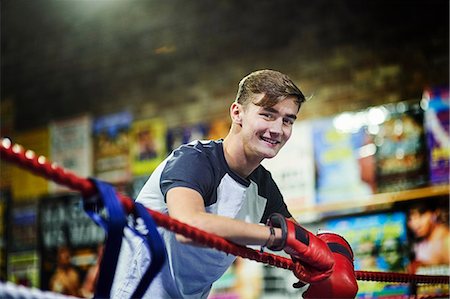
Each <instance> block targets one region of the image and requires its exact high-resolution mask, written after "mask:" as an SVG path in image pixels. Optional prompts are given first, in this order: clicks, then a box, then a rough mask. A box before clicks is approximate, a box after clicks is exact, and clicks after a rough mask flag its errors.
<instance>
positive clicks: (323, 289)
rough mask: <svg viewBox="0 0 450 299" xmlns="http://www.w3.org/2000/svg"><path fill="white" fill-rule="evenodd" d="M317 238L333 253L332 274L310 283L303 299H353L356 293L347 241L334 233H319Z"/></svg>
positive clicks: (356, 288) (351, 259)
mask: <svg viewBox="0 0 450 299" xmlns="http://www.w3.org/2000/svg"><path fill="white" fill-rule="evenodd" d="M317 237H318V238H320V239H321V240H323V241H325V242H326V243H327V245H328V247H329V248H330V249H331V251H332V252H333V256H334V261H335V264H334V270H333V274H331V276H330V277H328V278H327V279H325V280H322V281H320V282H317V283H311V284H310V286H309V288H308V290H307V291H306V292H305V293H304V294H303V298H305V299H311V298H355V296H356V293H357V292H358V284H357V282H356V277H355V270H354V266H353V251H352V248H351V247H350V245H349V244H348V243H347V241H346V240H345V239H344V238H343V237H341V236H340V235H337V234H334V233H328V232H327V233H320V234H318V235H317Z"/></svg>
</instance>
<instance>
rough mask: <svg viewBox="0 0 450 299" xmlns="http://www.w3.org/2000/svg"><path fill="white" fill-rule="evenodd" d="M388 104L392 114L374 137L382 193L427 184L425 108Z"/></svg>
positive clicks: (378, 185)
mask: <svg viewBox="0 0 450 299" xmlns="http://www.w3.org/2000/svg"><path fill="white" fill-rule="evenodd" d="M384 107H385V109H386V110H388V111H389V114H388V115H387V118H386V120H385V121H384V122H383V123H382V124H381V125H380V131H379V132H378V133H377V134H376V136H375V137H374V138H375V144H376V146H377V150H376V161H377V191H378V193H383V192H393V191H399V190H407V189H413V188H417V187H420V186H423V185H425V184H426V183H427V181H428V171H427V168H428V166H427V165H428V163H427V150H426V141H425V134H424V127H423V115H424V113H423V110H422V108H420V106H419V104H407V103H403V102H400V103H397V104H395V105H385V106H384Z"/></svg>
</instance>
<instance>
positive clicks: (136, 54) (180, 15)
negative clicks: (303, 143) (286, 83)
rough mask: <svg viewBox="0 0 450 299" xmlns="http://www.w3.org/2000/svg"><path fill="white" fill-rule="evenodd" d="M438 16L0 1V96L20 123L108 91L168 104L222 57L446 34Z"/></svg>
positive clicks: (279, 4)
mask: <svg viewBox="0 0 450 299" xmlns="http://www.w3.org/2000/svg"><path fill="white" fill-rule="evenodd" d="M448 22H449V1H448V0H432V1H430V0H404V1H401V0H389V1H385V0H365V1H361V0H334V1H333V0H308V1H303V0H298V1H295V0H281V1H275V0H273V1H269V0H259V1H253V0H252V1H250V0H239V1H238V0H217V1H209V0H197V1H185V0H168V1H163V0H153V1H152V0H149V1H141V0H130V1H126V0H116V1H114V0H97V1H87V0H52V1H50V0H45V1H44V0H37V1H29V0H5V1H2V2H1V51H2V52H1V99H2V101H4V100H5V99H12V100H13V101H14V104H15V106H16V107H15V109H16V118H17V128H18V129H20V128H27V127H31V126H36V125H41V124H44V123H45V122H48V121H49V120H50V119H52V118H54V117H56V116H68V115H72V114H77V113H81V112H84V111H95V110H96V109H97V107H99V106H102V105H103V106H104V105H111V106H117V105H120V104H118V103H116V102H115V99H123V98H127V99H128V101H129V102H130V103H134V102H136V103H138V102H139V101H140V100H139V99H142V98H143V97H146V95H148V94H152V95H153V96H152V97H151V98H158V99H161V98H164V100H165V101H168V102H175V101H176V100H177V97H179V93H180V92H182V90H183V88H186V87H187V86H189V85H192V84H195V82H197V81H198V80H202V78H205V77H207V74H217V73H221V72H224V73H226V72H229V70H227V69H226V66H227V63H229V62H231V61H234V63H236V61H238V62H239V61H244V60H248V61H252V59H254V57H262V58H261V59H270V53H272V52H273V51H278V50H280V49H283V48H285V47H289V46H290V45H292V44H296V45H300V46H299V50H298V52H299V55H300V54H301V55H303V56H308V55H315V53H316V50H317V49H318V48H333V47H336V46H339V45H346V44H352V45H357V44H360V45H361V46H365V47H371V48H372V49H377V47H384V46H386V45H391V46H392V45H393V46H397V47H401V46H402V42H403V41H404V40H411V39H424V38H426V36H427V35H428V34H429V33H430V32H431V31H441V32H443V34H447V36H448ZM392 28H396V30H395V31H393V30H392ZM394 32H395V34H394ZM399 33H400V34H399ZM402 33H403V34H402ZM431 42H432V41H431ZM303 43H304V45H305V46H304V47H303V46H302V44H303ZM205 74H206V75H205ZM240 75H242V74H240ZM218 85H220V83H218ZM122 101H123V100H122Z"/></svg>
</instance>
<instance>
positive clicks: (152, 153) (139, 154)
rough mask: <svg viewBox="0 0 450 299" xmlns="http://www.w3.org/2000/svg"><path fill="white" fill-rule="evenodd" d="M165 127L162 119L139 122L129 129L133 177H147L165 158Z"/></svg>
mask: <svg viewBox="0 0 450 299" xmlns="http://www.w3.org/2000/svg"><path fill="white" fill-rule="evenodd" d="M166 130H167V129H166V125H165V122H164V121H163V120H162V119H156V118H155V119H148V120H140V121H136V122H134V123H133V125H132V128H131V137H130V141H131V142H130V145H131V151H130V154H131V169H132V173H133V175H135V176H140V175H145V174H146V175H149V174H151V173H152V172H153V171H154V170H155V168H156V167H157V166H158V165H159V163H161V162H162V160H164V158H165V157H166V156H167V150H166V142H165V136H166Z"/></svg>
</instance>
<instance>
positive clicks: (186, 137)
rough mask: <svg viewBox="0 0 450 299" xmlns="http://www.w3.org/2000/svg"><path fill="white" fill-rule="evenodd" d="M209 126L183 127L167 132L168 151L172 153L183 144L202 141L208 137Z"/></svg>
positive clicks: (191, 125)
mask: <svg viewBox="0 0 450 299" xmlns="http://www.w3.org/2000/svg"><path fill="white" fill-rule="evenodd" d="M208 132H209V126H208V125H207V124H205V123H197V124H190V125H181V126H177V127H173V128H169V129H168V130H167V136H166V142H167V151H168V152H169V153H170V152H172V151H173V150H174V149H176V148H177V147H179V146H180V145H182V144H186V143H189V142H191V141H193V140H202V139H205V138H206V137H207V136H208Z"/></svg>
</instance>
